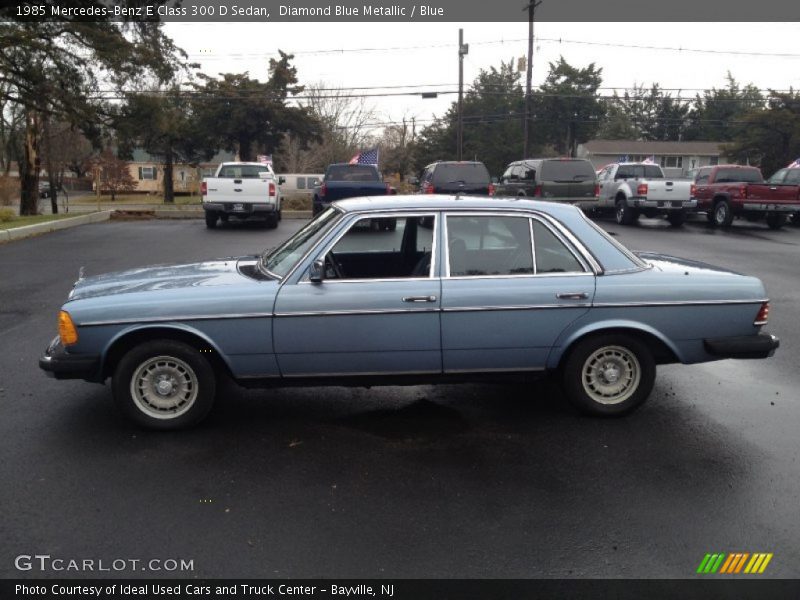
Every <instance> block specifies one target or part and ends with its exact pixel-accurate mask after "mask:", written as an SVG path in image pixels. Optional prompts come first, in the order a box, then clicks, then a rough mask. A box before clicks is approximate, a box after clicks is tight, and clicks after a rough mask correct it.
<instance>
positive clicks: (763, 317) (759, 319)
mask: <svg viewBox="0 0 800 600" xmlns="http://www.w3.org/2000/svg"><path fill="white" fill-rule="evenodd" d="M767 321H769V302H764V304H762V305H761V308H760V309H759V311H758V314H757V315H756V320H755V321H753V325H766V324H767Z"/></svg>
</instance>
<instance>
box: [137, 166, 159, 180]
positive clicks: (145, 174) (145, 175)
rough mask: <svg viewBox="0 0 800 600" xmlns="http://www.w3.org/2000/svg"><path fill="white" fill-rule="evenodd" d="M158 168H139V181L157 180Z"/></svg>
mask: <svg viewBox="0 0 800 600" xmlns="http://www.w3.org/2000/svg"><path fill="white" fill-rule="evenodd" d="M155 178H156V168H155V167H139V179H150V180H155Z"/></svg>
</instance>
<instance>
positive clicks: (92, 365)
mask: <svg viewBox="0 0 800 600" xmlns="http://www.w3.org/2000/svg"><path fill="white" fill-rule="evenodd" d="M39 368H40V369H42V370H43V371H44V372H45V373H47V375H49V376H50V377H55V378H56V379H93V378H94V377H95V376H96V375H97V372H98V371H99V369H100V357H99V356H97V355H96V354H69V353H68V352H67V351H66V349H65V348H64V346H62V345H61V338H59V337H58V336H56V337H55V338H54V339H53V341H52V342H50V345H49V346H48V347H47V350H45V351H44V355H43V356H42V357H41V358H40V359H39Z"/></svg>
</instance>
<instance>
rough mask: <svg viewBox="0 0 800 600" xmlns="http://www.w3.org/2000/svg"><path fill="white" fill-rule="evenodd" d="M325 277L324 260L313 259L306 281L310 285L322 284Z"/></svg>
mask: <svg viewBox="0 0 800 600" xmlns="http://www.w3.org/2000/svg"><path fill="white" fill-rule="evenodd" d="M324 276H325V259H324V258H315V259H314V262H312V263H311V267H310V268H309V270H308V280H309V281H310V282H311V283H322V280H323V279H324Z"/></svg>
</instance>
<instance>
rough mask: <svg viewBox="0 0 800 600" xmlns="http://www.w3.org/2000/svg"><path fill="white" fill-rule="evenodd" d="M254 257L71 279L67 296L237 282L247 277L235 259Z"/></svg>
mask: <svg viewBox="0 0 800 600" xmlns="http://www.w3.org/2000/svg"><path fill="white" fill-rule="evenodd" d="M256 258H257V257H253V256H248V257H231V258H222V259H218V260H212V261H207V262H197V263H189V264H176V265H155V266H151V267H144V268H140V269H130V270H128V271H119V272H115V273H105V274H103V275H97V276H94V277H86V278H83V279H79V280H78V281H76V282H75V287H74V288H73V289H72V292H71V293H70V295H69V299H70V300H80V299H83V298H94V297H97V296H113V295H117V294H128V293H134V292H149V291H154V290H175V289H180V288H192V287H208V286H220V285H232V284H237V283H238V284H240V283H242V282H243V281H247V280H249V279H251V278H249V277H246V276H244V275H243V274H242V273H241V272H240V271H239V269H238V264H239V262H240V261H242V262H245V261H246V262H248V263H250V264H253V263H254V262H255V260H256Z"/></svg>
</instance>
